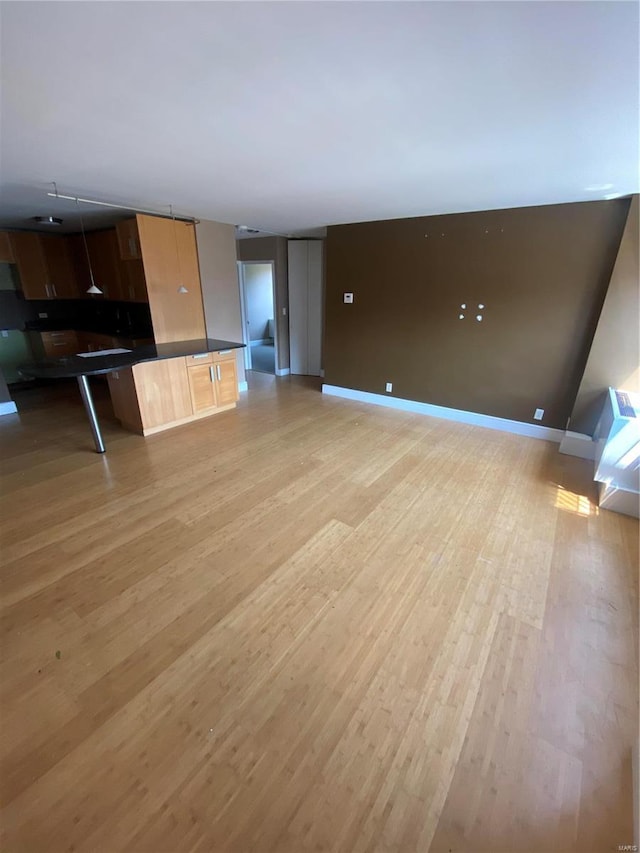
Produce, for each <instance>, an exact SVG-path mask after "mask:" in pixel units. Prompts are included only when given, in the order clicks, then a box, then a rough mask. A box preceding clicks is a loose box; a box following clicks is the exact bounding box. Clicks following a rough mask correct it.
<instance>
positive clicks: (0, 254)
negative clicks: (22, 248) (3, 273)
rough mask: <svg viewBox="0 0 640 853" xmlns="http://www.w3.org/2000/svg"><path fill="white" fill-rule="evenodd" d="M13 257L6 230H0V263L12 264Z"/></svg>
mask: <svg viewBox="0 0 640 853" xmlns="http://www.w3.org/2000/svg"><path fill="white" fill-rule="evenodd" d="M14 261H15V258H14V256H13V249H12V247H11V239H10V235H9V232H8V231H0V264H12V263H14Z"/></svg>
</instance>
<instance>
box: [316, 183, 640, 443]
mask: <svg viewBox="0 0 640 853" xmlns="http://www.w3.org/2000/svg"><path fill="white" fill-rule="evenodd" d="M628 207H629V200H628V199H616V200H611V201H602V202H588V203H579V204H563V205H549V206H544V207H529V208H516V209H510V210H494V211H487V212H480V213H464V214H453V215H447V216H429V217H420V218H415V219H396V220H388V221H383V222H365V223H358V224H354V225H336V226H332V227H330V228H329V229H328V234H327V289H326V327H325V349H324V352H325V357H324V363H325V382H326V383H328V384H331V385H339V386H342V387H345V388H355V389H358V390H362V391H371V392H374V393H377V394H384V393H385V383H386V382H392V383H393V394H392V395H390V396H395V397H401V398H404V399H409V400H417V401H420V402H426V403H432V404H436V405H439V406H448V407H451V408H454V409H463V410H466V411H472V412H479V413H482V414H487V415H493V416H497V417H501V418H510V419H513V420H517V421H525V422H534V423H535V421H534V420H533V414H534V410H535V409H536V408H542V409H544V410H545V415H544V419H543V420H542V421H541V424H542V425H544V426H550V427H557V428H561V429H564V427H565V424H566V421H567V419H568V416H569V413H570V410H571V406H572V404H573V401H574V399H575V396H576V391H577V388H578V384H579V382H580V379H581V376H582V371H583V369H584V365H585V362H586V359H587V354H588V352H589V346H590V343H591V339H592V337H593V333H594V330H595V326H596V323H597V320H598V316H599V313H600V308H601V306H602V303H603V300H604V297H605V294H606V290H607V285H608V283H609V279H610V276H611V270H612V267H613V264H614V261H615V258H616V253H617V250H618V246H619V244H620V239H621V235H622V231H623V228H624V224H625V220H626V216H627V211H628ZM344 292H353V293H354V303H353V305H345V304H344V303H343V298H342V295H343V293H344ZM462 303H466V304H467V309H466V310H464V309H461V308H460V306H461V304H462ZM478 304H484V305H485V308H484V309H483V310H482V309H478V308H477V306H478ZM460 313H463V314H465V319H464V320H459V319H458V315H459V314H460ZM478 313H480V314H482V316H483V319H482V322H477V321H476V320H475V315H476V314H478Z"/></svg>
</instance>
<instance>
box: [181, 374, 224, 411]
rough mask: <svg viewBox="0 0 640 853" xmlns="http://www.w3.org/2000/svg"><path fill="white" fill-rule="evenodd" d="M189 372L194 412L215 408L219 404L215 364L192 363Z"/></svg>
mask: <svg viewBox="0 0 640 853" xmlns="http://www.w3.org/2000/svg"><path fill="white" fill-rule="evenodd" d="M187 373H188V374H189V389H190V391H191V405H192V406H193V412H194V414H195V413H196V412H202V411H204V410H205V409H213V408H215V407H216V405H217V398H216V384H217V383H216V380H215V376H216V374H215V368H214V366H213V364H197V365H190V366H189V367H188V368H187Z"/></svg>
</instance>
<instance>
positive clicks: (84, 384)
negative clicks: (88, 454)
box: [78, 374, 104, 453]
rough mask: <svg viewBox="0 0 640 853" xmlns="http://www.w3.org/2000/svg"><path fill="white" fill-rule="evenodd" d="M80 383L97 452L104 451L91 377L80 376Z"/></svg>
mask: <svg viewBox="0 0 640 853" xmlns="http://www.w3.org/2000/svg"><path fill="white" fill-rule="evenodd" d="M78 385H79V387H80V394H81V396H82V402H83V403H84V407H85V409H86V410H87V416H88V418H89V423H90V425H91V432H92V433H93V440H94V442H95V445H96V453H104V441H103V440H102V433H101V432H100V424H99V423H98V417H97V415H96V410H95V406H94V405H93V397H92V396H91V389H90V388H89V379H88V378H87V377H86V376H85V375H84V374H82V375H81V376H78Z"/></svg>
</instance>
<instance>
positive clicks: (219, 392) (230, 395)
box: [214, 355, 239, 406]
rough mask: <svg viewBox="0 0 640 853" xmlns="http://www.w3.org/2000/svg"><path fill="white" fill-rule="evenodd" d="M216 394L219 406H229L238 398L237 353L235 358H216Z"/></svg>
mask: <svg viewBox="0 0 640 853" xmlns="http://www.w3.org/2000/svg"><path fill="white" fill-rule="evenodd" d="M214 368H215V373H216V396H217V402H218V406H228V405H230V404H231V403H235V402H236V401H237V400H238V396H239V395H238V372H237V370H236V359H235V355H234V356H233V358H226V359H224V360H221V361H220V360H216V361H215V363H214Z"/></svg>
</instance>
